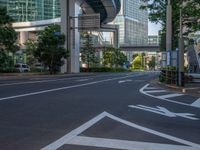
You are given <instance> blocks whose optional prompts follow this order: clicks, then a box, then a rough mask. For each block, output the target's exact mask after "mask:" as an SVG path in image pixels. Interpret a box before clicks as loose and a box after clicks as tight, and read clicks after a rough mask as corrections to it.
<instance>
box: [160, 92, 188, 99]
mask: <svg viewBox="0 0 200 150" xmlns="http://www.w3.org/2000/svg"><path fill="white" fill-rule="evenodd" d="M183 95H184V94H178V93H174V94H167V95H162V96H158V98H161V99H168V98H173V97H178V96H183Z"/></svg>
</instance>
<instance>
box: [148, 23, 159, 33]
mask: <svg viewBox="0 0 200 150" xmlns="http://www.w3.org/2000/svg"><path fill="white" fill-rule="evenodd" d="M148 26H149V29H148V35H158V31H159V30H160V29H161V25H160V24H154V23H151V22H149V23H148Z"/></svg>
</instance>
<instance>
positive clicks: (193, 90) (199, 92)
mask: <svg viewBox="0 0 200 150" xmlns="http://www.w3.org/2000/svg"><path fill="white" fill-rule="evenodd" d="M151 83H152V84H154V85H157V86H161V87H163V88H167V89H168V90H171V91H177V92H181V93H184V94H187V95H192V96H197V97H200V85H199V87H177V86H176V85H168V84H164V83H161V82H159V81H158V80H152V81H151Z"/></svg>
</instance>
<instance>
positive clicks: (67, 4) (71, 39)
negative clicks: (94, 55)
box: [60, 0, 80, 73]
mask: <svg viewBox="0 0 200 150" xmlns="http://www.w3.org/2000/svg"><path fill="white" fill-rule="evenodd" d="M60 3H61V32H62V33H64V34H65V36H66V42H65V48H67V49H68V50H69V51H70V57H69V58H68V59H67V65H66V64H65V65H66V66H67V67H62V68H61V72H63V73H66V72H67V73H79V70H80V69H79V68H80V64H79V54H80V34H79V32H78V31H77V30H75V29H73V28H74V27H77V24H78V22H77V20H74V19H72V18H70V17H75V16H77V15H78V12H79V11H78V9H79V6H78V5H77V4H76V2H75V0H60Z"/></svg>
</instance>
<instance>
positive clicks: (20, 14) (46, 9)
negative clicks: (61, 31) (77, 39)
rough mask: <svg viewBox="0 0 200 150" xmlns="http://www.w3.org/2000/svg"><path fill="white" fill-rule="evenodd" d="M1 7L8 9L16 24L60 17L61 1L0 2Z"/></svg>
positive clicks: (16, 0) (7, 0) (11, 0)
mask: <svg viewBox="0 0 200 150" xmlns="http://www.w3.org/2000/svg"><path fill="white" fill-rule="evenodd" d="M0 6H4V7H6V8H7V11H8V14H9V15H10V16H11V17H12V18H13V19H14V20H15V21H16V22H25V21H39V20H46V19H53V18H57V17H60V0H0Z"/></svg>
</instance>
